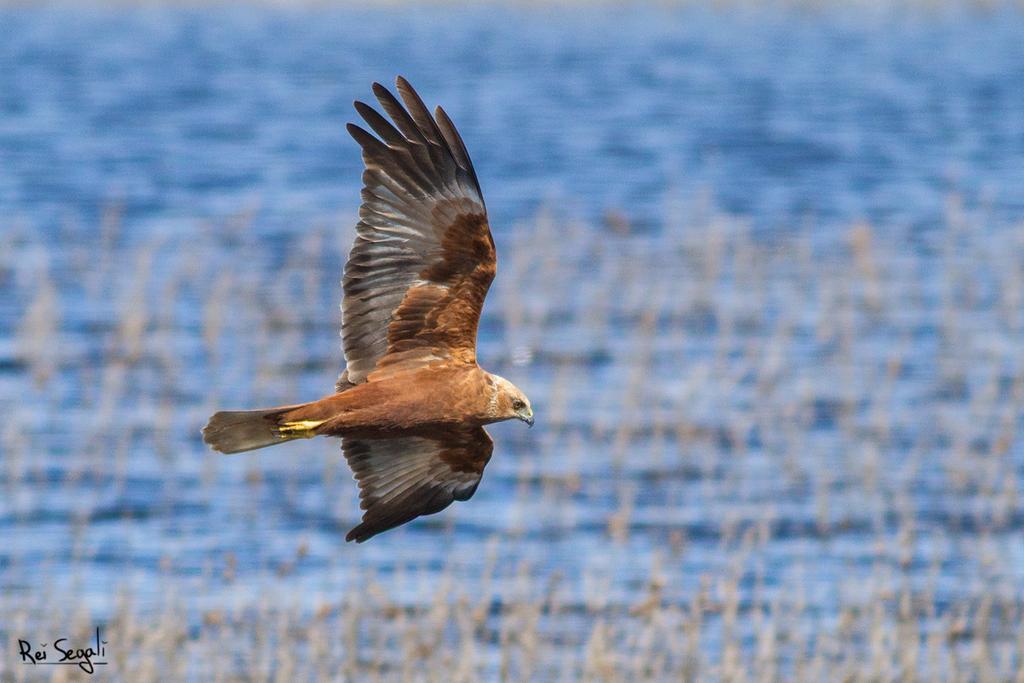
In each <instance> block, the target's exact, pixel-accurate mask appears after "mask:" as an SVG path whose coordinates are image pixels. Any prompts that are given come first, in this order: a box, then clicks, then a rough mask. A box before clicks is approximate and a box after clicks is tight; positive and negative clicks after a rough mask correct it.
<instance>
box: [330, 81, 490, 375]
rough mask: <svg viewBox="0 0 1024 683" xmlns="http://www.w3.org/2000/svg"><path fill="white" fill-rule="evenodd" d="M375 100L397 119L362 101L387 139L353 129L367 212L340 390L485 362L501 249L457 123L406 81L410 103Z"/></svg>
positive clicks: (352, 278) (348, 279) (348, 297)
mask: <svg viewBox="0 0 1024 683" xmlns="http://www.w3.org/2000/svg"><path fill="white" fill-rule="evenodd" d="M373 91H374V94H375V95H376V96H377V100H378V102H379V103H380V106H381V107H382V108H383V110H384V112H385V113H387V114H388V116H390V117H391V121H390V122H389V121H388V120H387V119H385V118H384V117H383V116H382V115H381V114H379V113H378V112H376V111H375V110H373V109H372V108H371V107H370V106H369V105H367V104H364V103H362V102H357V103H356V104H355V107H356V111H357V112H358V113H359V114H360V115H361V116H362V117H363V119H364V120H365V121H366V123H367V125H369V127H370V128H371V129H372V130H373V131H374V132H375V133H376V134H377V135H378V136H380V137H379V138H378V137H375V136H374V135H373V134H371V133H370V132H368V131H366V130H364V129H363V128H361V127H359V126H357V125H354V124H349V125H348V130H349V132H350V133H351V135H352V137H353V138H354V139H355V140H356V142H358V143H359V145H360V147H362V150H363V162H364V165H365V167H366V170H365V171H364V172H363V185H364V187H363V191H362V200H363V201H362V206H361V207H360V209H359V218H360V221H359V224H358V225H357V226H356V232H357V236H356V241H355V245H354V246H353V248H352V252H351V253H350V255H349V260H348V263H347V264H346V266H345V278H344V282H343V285H344V291H345V297H344V300H343V302H342V311H343V323H342V338H343V346H344V350H345V359H346V365H347V367H346V372H345V374H344V375H343V376H342V379H340V380H339V383H338V384H339V390H340V389H342V388H344V387H348V386H352V385H355V384H359V383H361V382H364V381H366V378H367V376H368V375H369V374H370V373H371V372H373V371H374V370H375V369H378V368H381V367H384V366H389V365H390V366H398V365H401V366H402V367H409V366H411V365H415V364H421V363H426V362H431V361H435V360H449V361H455V362H467V363H472V362H475V359H476V356H475V345H476V329H477V325H478V322H479V318H480V310H481V308H482V307H483V300H484V297H485V296H486V293H487V289H488V288H489V286H490V283H491V280H493V278H494V273H495V254H494V242H493V240H492V239H491V233H490V227H489V226H488V223H487V213H486V209H485V207H484V201H483V197H482V196H481V193H480V188H479V184H478V182H477V178H476V172H475V171H474V169H473V165H472V163H471V161H470V159H469V155H468V154H467V153H466V148H465V144H464V143H463V142H462V139H461V138H460V137H459V134H458V132H457V131H456V130H455V126H454V125H453V124H452V122H451V120H450V119H449V118H448V117H447V116H446V115H445V114H444V112H443V111H441V110H440V109H438V115H437V118H436V119H435V118H434V117H433V116H431V115H430V113H429V111H428V110H427V108H426V106H425V105H424V104H423V101H422V100H421V99H420V97H419V95H417V94H416V91H415V90H413V88H412V86H410V85H409V83H408V82H407V81H405V79H403V78H401V77H400V78H399V79H398V92H399V95H400V96H401V98H402V101H403V102H404V106H403V104H402V103H401V102H399V100H398V99H397V98H396V97H395V96H394V95H393V94H392V93H391V92H389V91H388V90H387V89H386V88H384V87H383V86H381V85H380V84H376V83H375V84H374V86H373Z"/></svg>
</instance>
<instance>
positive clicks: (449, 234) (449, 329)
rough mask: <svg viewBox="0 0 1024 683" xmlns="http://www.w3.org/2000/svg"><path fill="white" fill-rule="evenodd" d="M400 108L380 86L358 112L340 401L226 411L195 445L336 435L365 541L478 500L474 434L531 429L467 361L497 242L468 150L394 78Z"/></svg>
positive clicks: (517, 401)
mask: <svg viewBox="0 0 1024 683" xmlns="http://www.w3.org/2000/svg"><path fill="white" fill-rule="evenodd" d="M397 89H398V93H399V95H400V96H401V98H402V102H404V103H405V106H404V107H403V106H402V103H400V102H399V101H398V99H397V98H395V96H394V95H392V94H391V92H389V91H388V90H387V88H385V87H383V86H382V85H380V84H378V83H374V85H373V92H374V94H375V95H376V96H377V101H378V102H380V106H381V108H383V110H384V112H385V113H387V114H388V116H390V117H391V121H390V122H389V121H388V120H387V119H385V118H384V117H383V116H382V115H381V114H379V113H378V112H377V111H375V110H374V109H373V108H372V107H370V106H368V105H366V104H364V103H362V102H356V103H355V108H356V111H357V112H359V114H360V116H362V117H363V119H365V120H366V123H367V124H369V127H370V128H372V129H373V131H374V132H375V133H376V134H377V137H375V136H373V135H371V134H370V133H369V132H367V131H366V130H364V129H363V128H360V127H359V126H357V125H354V124H351V123H350V124H348V132H349V133H350V134H351V135H352V137H353V138H355V140H356V142H358V143H359V145H360V147H362V152H363V164H364V165H365V167H366V168H365V170H364V171H363V190H362V205H361V206H360V208H359V223H358V225H357V226H356V239H355V244H354V245H353V247H352V251H351V253H350V254H349V257H348V263H347V264H346V265H345V275H344V279H343V282H342V286H343V289H344V298H343V300H342V304H341V308H342V334H341V336H342V346H343V348H344V352H345V363H346V367H345V370H344V372H343V373H342V374H341V377H340V378H339V379H338V382H337V386H336V393H334V394H331V395H330V396H327V397H325V398H321V399H320V400H318V401H313V402H311V403H303V404H298V405H290V406H279V407H277V408H270V409H267V410H249V411H222V412H219V413H216V414H215V415H213V417H211V418H210V421H209V422H208V423H207V425H206V427H205V428H204V429H203V438H204V440H205V441H206V443H208V444H209V445H210V446H212V447H213V448H214V449H215V450H218V451H220V452H222V453H239V452H241V451H250V450H253V449H256V448H263V447H265V446H274V445H276V444H280V443H284V442H285V441H291V440H293V439H301V438H310V437H314V436H339V437H341V439H342V449H343V451H344V453H345V458H346V460H347V461H348V464H349V466H350V467H351V468H352V472H353V473H354V476H355V478H356V480H357V481H358V482H359V489H360V498H361V506H362V508H363V510H365V512H364V514H363V519H362V523H361V524H359V525H358V526H356V527H355V528H354V529H352V530H351V531H349V533H348V535H347V536H346V537H345V540H348V541H353V540H354V541H357V542H362V541H365V540H366V539H368V538H370V537H371V536H374V535H375V534H379V533H381V532H382V531H387V530H388V529H392V528H394V527H396V526H399V525H401V524H405V523H406V522H408V521H410V520H412V519H415V518H416V517H419V516H420V515H429V514H433V513H435V512H440V511H441V510H443V509H444V508H446V507H448V506H449V505H450V504H451V503H452V501H455V500H468V499H469V498H470V497H471V496H472V495H473V493H474V492H475V491H476V488H477V486H478V485H479V484H480V478H481V476H482V475H483V471H484V466H486V465H487V461H488V460H490V458H491V451H492V448H493V442H492V441H491V438H490V437H489V436H488V435H487V432H486V431H485V430H484V428H483V427H484V425H486V424H490V423H492V422H500V421H502V420H511V419H518V420H522V421H523V422H526V423H527V424H528V425H530V426H532V425H533V410H532V408H531V407H530V401H529V400H528V399H527V398H526V396H525V395H524V394H523V392H522V391H520V390H519V389H518V388H516V387H515V386H514V385H513V384H512V383H511V382H509V381H508V380H506V379H504V378H502V377H498V376H497V375H492V374H491V373H489V372H486V371H484V370H483V369H481V368H480V366H479V365H477V361H476V333H477V325H478V323H479V321H480V310H481V308H482V307H483V303H484V297H485V296H486V295H487V289H488V287H490V284H491V281H492V280H493V279H494V274H495V271H496V260H495V253H494V240H492V239H491V231H490V227H489V226H488V224H487V211H486V209H485V207H484V198H483V195H482V193H481V192H480V185H479V183H478V181H477V177H476V172H475V171H474V170H473V164H472V162H470V160H469V155H468V154H467V152H466V146H465V144H463V142H462V138H461V137H460V136H459V133H458V132H457V131H456V130H455V126H454V125H453V124H452V122H451V119H449V118H448V115H447V114H445V112H444V110H443V109H441V108H440V107H438V108H437V109H435V110H434V115H433V116H431V114H430V112H429V111H428V110H427V108H426V106H424V104H423V101H422V100H421V99H420V97H419V95H417V94H416V91H415V90H413V89H412V86H411V85H409V83H408V82H407V81H406V80H405V79H404V78H401V77H399V78H398V79H397Z"/></svg>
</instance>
